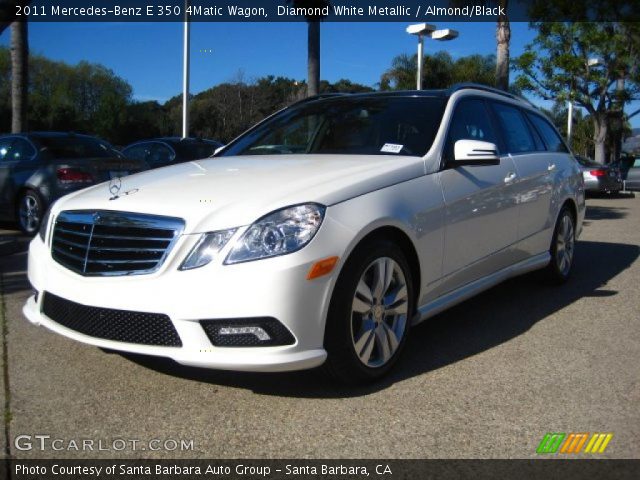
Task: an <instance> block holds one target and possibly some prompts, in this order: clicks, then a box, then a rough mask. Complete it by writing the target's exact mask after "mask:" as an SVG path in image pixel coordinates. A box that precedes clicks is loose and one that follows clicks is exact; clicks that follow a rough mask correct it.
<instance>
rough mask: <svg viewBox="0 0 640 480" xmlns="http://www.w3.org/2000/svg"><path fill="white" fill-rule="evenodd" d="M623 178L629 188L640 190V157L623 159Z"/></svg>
mask: <svg viewBox="0 0 640 480" xmlns="http://www.w3.org/2000/svg"><path fill="white" fill-rule="evenodd" d="M620 163H621V167H622V178H623V180H624V182H625V183H624V186H625V188H626V189H627V190H640V157H638V158H635V157H627V158H624V159H622V160H621V162H620Z"/></svg>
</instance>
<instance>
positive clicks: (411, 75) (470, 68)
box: [380, 51, 496, 90]
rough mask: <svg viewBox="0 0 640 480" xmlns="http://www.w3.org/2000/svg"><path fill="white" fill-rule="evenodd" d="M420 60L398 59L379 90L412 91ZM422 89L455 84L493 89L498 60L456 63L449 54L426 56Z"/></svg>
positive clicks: (466, 59) (468, 59) (485, 58)
mask: <svg viewBox="0 0 640 480" xmlns="http://www.w3.org/2000/svg"><path fill="white" fill-rule="evenodd" d="M417 64H418V56H417V55H413V56H409V55H406V54H402V55H398V56H397V57H395V58H394V59H393V60H392V61H391V68H390V69H388V70H387V71H386V72H384V73H383V74H382V77H381V78H380V90H412V89H414V88H415V85H416V73H417V70H418V66H417ZM423 65H424V67H423V72H422V85H423V87H424V88H425V89H428V88H447V87H450V86H451V85H453V84H455V83H461V82H475V83H481V84H484V85H491V86H492V85H494V82H495V69H496V60H495V56H494V55H485V56H483V55H470V56H468V57H461V58H458V59H456V60H454V59H453V57H452V56H451V55H450V54H449V53H448V52H446V51H440V52H436V53H435V54H433V55H425V57H424V63H423Z"/></svg>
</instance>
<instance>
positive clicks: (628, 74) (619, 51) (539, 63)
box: [515, 22, 640, 163]
mask: <svg viewBox="0 0 640 480" xmlns="http://www.w3.org/2000/svg"><path fill="white" fill-rule="evenodd" d="M532 26H533V27H535V28H537V29H538V35H537V36H536V38H535V39H534V41H533V42H532V44H530V45H528V46H527V49H526V50H527V51H526V53H524V54H523V55H521V56H520V57H518V58H517V59H516V61H515V65H516V68H517V69H518V70H519V71H520V72H521V74H520V75H519V76H518V78H517V81H516V85H517V86H518V87H519V88H521V89H523V90H525V91H530V92H533V93H534V94H536V95H538V96H540V97H541V98H544V99H547V100H554V101H561V102H566V101H567V100H572V101H573V102H575V103H576V104H577V105H579V106H581V107H582V108H584V109H585V110H586V111H587V112H588V114H589V116H590V118H591V121H592V123H593V142H594V148H595V155H594V158H595V160H596V161H597V162H599V163H604V162H605V158H606V144H607V140H608V137H609V133H610V124H611V121H612V118H613V117H614V116H615V115H616V111H621V105H624V104H626V103H628V102H629V101H632V100H634V99H638V98H640V72H639V71H638V70H639V69H638V65H639V63H640V46H639V45H638V44H637V43H636V42H630V41H629V39H630V38H637V35H638V32H639V29H640V24H638V23H632V22H628V23H627V22H599V23H597V22H582V23H569V22H565V23H546V22H535V23H532ZM594 59H597V61H598V65H597V66H594ZM620 78H624V79H625V82H624V84H623V85H621V84H620V83H619V82H618V80H619V79H620Z"/></svg>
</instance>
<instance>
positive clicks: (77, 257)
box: [53, 245, 84, 262]
mask: <svg viewBox="0 0 640 480" xmlns="http://www.w3.org/2000/svg"><path fill="white" fill-rule="evenodd" d="M53 249H54V250H55V251H56V252H57V253H59V254H61V255H65V256H67V257H70V258H73V259H74V260H78V261H79V262H84V257H79V256H78V255H74V254H73V253H71V252H67V251H66V250H62V249H61V248H58V247H56V246H55V245H54V247H53Z"/></svg>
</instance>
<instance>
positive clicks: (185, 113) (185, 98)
mask: <svg viewBox="0 0 640 480" xmlns="http://www.w3.org/2000/svg"><path fill="white" fill-rule="evenodd" d="M188 8H189V0H185V2H184V32H183V35H184V36H183V41H182V138H187V137H188V136H189V44H190V41H189V40H190V38H189V37H190V34H189V14H188V13H187V12H188Z"/></svg>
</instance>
